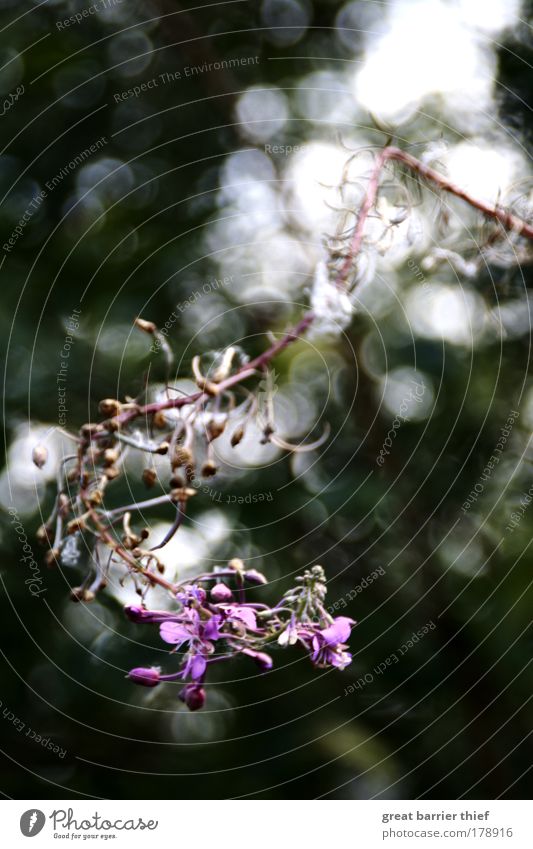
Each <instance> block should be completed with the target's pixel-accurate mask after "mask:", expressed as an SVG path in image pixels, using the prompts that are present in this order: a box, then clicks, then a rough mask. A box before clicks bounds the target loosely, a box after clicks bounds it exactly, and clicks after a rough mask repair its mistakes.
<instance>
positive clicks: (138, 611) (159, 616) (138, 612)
mask: <svg viewBox="0 0 533 849" xmlns="http://www.w3.org/2000/svg"><path fill="white" fill-rule="evenodd" d="M124 613H125V614H126V616H127V617H128V619H129V620H130V621H131V622H136V623H137V624H139V623H145V622H146V623H153V622H165V621H166V620H167V619H175V618H176V616H175V614H174V613H167V612H166V611H164V610H146V608H144V607H140V606H139V605H135V604H128V605H126V607H125V608H124Z"/></svg>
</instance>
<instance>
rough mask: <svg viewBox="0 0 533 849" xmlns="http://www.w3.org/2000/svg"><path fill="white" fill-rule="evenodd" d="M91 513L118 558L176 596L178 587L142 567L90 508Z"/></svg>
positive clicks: (101, 533)
mask: <svg viewBox="0 0 533 849" xmlns="http://www.w3.org/2000/svg"><path fill="white" fill-rule="evenodd" d="M89 513H90V516H91V519H92V521H93V522H94V524H95V526H96V528H97V530H98V533H99V535H100V539H101V540H102V542H105V543H106V544H107V545H108V546H109V548H112V549H113V551H114V552H115V554H118V556H119V557H121V558H122V560H124V561H125V562H126V563H127V564H128V566H131V568H132V569H133V570H134V571H135V572H139V573H140V574H141V575H143V576H144V577H145V578H147V580H148V581H150V583H152V584H159V586H160V587H164V588H165V589H166V590H169V591H170V592H171V593H172V594H173V595H174V593H175V592H176V587H175V586H174V584H171V583H170V581H167V580H166V579H165V578H163V576H162V575H160V574H159V573H158V572H150V571H149V570H148V569H145V568H144V567H143V566H141V565H140V563H138V562H137V560H135V558H134V557H133V556H132V554H131V553H130V552H129V551H128V550H127V549H125V548H124V546H122V545H121V544H120V543H119V542H117V540H116V539H115V538H114V537H113V535H112V534H110V533H109V530H108V528H106V527H105V525H103V524H102V523H101V522H100V520H99V518H98V514H97V512H96V511H95V510H94V509H93V508H92V507H89Z"/></svg>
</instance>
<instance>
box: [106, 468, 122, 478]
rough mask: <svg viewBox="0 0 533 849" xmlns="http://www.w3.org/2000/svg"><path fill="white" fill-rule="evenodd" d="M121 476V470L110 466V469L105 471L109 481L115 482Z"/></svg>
mask: <svg viewBox="0 0 533 849" xmlns="http://www.w3.org/2000/svg"><path fill="white" fill-rule="evenodd" d="M119 475H120V469H117V467H116V466H109V468H107V469H106V470H105V476H106V478H107V480H108V481H114V480H115V478H118V476H119Z"/></svg>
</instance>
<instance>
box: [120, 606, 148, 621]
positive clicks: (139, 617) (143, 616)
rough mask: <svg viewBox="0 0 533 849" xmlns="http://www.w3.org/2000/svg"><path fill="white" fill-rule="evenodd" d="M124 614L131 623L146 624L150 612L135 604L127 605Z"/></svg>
mask: <svg viewBox="0 0 533 849" xmlns="http://www.w3.org/2000/svg"><path fill="white" fill-rule="evenodd" d="M124 613H125V614H126V616H127V617H128V619H129V620H130V621H131V622H136V623H139V622H146V621H147V620H148V621H149V620H150V611H149V610H145V608H144V607H139V605H137V604H127V605H126V607H125V608H124Z"/></svg>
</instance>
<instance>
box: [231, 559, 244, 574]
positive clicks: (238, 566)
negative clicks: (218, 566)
mask: <svg viewBox="0 0 533 849" xmlns="http://www.w3.org/2000/svg"><path fill="white" fill-rule="evenodd" d="M228 566H229V568H230V569H235V571H236V572H243V571H244V563H243V562H242V560H241V559H240V557H234V558H233V560H230V562H229V563H228Z"/></svg>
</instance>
